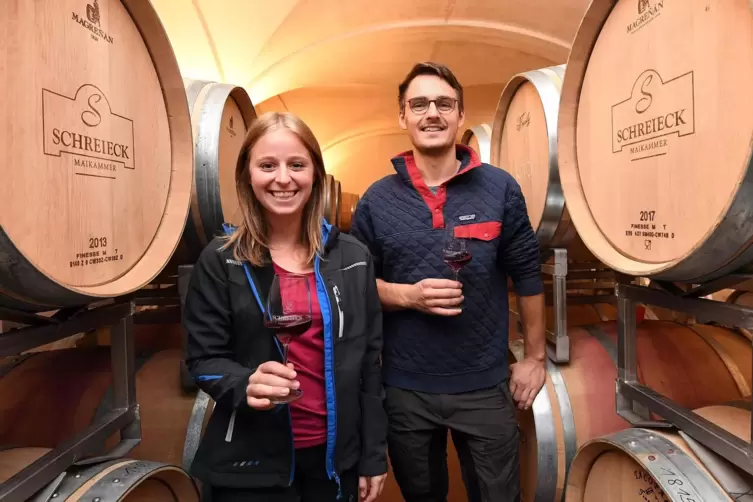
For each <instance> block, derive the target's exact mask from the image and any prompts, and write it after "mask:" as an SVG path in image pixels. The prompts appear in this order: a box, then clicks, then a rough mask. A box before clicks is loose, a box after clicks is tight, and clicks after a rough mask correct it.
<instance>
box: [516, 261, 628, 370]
mask: <svg viewBox="0 0 753 502" xmlns="http://www.w3.org/2000/svg"><path fill="white" fill-rule="evenodd" d="M541 258H542V264H541V272H542V275H543V276H544V294H545V297H546V304H547V305H551V306H552V307H554V326H553V331H550V330H548V329H547V331H546V337H547V341H548V342H549V343H548V344H547V348H546V350H547V355H548V357H549V359H551V360H552V362H555V363H567V362H568V361H570V338H569V336H568V334H567V305H568V303H570V304H579V305H583V304H594V303H615V302H616V299H615V296H614V287H615V278H616V277H615V273H614V271H613V270H611V269H610V268H607V267H606V266H604V264H602V263H599V262H571V263H568V258H567V250H566V249H559V248H557V249H548V250H542V256H541ZM576 292H577V294H576ZM522 329H523V327H522V325H521V323H520V320H518V331H519V332H522Z"/></svg>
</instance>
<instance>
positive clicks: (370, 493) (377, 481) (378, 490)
mask: <svg viewBox="0 0 753 502" xmlns="http://www.w3.org/2000/svg"><path fill="white" fill-rule="evenodd" d="M386 479H387V473H386V472H385V473H384V474H380V475H379V476H361V477H360V478H358V494H359V495H360V500H361V502H374V500H376V498H377V497H378V496H379V495H381V494H382V489H383V488H384V481H385V480H386Z"/></svg>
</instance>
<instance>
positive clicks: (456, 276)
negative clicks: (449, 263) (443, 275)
mask: <svg viewBox="0 0 753 502" xmlns="http://www.w3.org/2000/svg"><path fill="white" fill-rule="evenodd" d="M452 273H453V274H454V275H455V282H457V281H458V274H459V273H460V270H458V269H453V271H452Z"/></svg>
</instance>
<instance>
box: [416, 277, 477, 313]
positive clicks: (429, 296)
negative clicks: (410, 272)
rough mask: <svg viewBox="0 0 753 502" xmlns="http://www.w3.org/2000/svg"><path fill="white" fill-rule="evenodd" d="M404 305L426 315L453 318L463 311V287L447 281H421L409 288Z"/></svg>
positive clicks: (455, 282)
mask: <svg viewBox="0 0 753 502" xmlns="http://www.w3.org/2000/svg"><path fill="white" fill-rule="evenodd" d="M406 297H407V298H406V303H407V304H408V305H409V307H410V308H412V309H413V310H418V311H420V312H424V313H426V314H434V315H442V316H455V315H458V314H460V313H461V312H462V311H463V310H462V309H461V308H460V304H461V303H462V302H463V298H464V297H463V285H462V284H461V283H459V282H457V281H451V280H449V279H423V280H421V281H418V282H417V283H415V284H413V285H412V286H410V289H408V290H407V292H406Z"/></svg>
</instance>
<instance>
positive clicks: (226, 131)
mask: <svg viewBox="0 0 753 502" xmlns="http://www.w3.org/2000/svg"><path fill="white" fill-rule="evenodd" d="M184 85H185V88H186V95H187V97H188V106H189V110H190V111H191V121H192V126H193V134H194V149H195V158H194V171H193V172H194V183H193V192H192V195H191V209H190V213H189V216H188V219H187V220H186V228H185V231H184V235H183V238H182V240H181V242H180V246H179V249H178V251H177V252H176V255H175V257H174V259H173V260H172V262H171V264H170V266H169V269H170V270H171V271H173V272H174V270H173V269H174V268H175V267H176V266H177V265H180V264H186V263H194V262H195V261H196V260H197V259H198V257H199V254H200V253H201V251H202V250H203V249H204V247H206V245H207V244H208V243H209V242H210V241H211V240H212V239H213V238H214V237H215V236H217V235H218V234H220V233H221V232H222V224H223V223H232V224H235V225H237V224H239V223H240V219H241V216H240V213H239V208H238V196H237V193H236V186H235V171H236V166H237V163H238V155H239V153H240V148H241V146H242V144H243V141H244V140H245V138H246V131H247V130H248V128H249V127H250V126H251V124H252V123H253V121H254V120H256V110H255V108H254V105H253V103H252V102H251V98H250V97H249V96H248V94H247V93H246V91H245V90H244V89H243V88H242V87H238V86H235V85H232V84H224V83H218V82H211V81H204V80H191V79H184Z"/></svg>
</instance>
